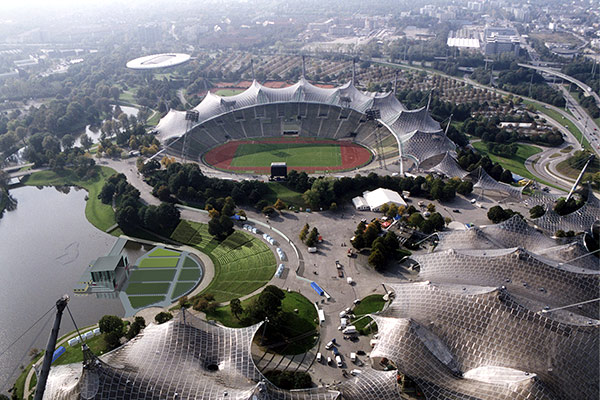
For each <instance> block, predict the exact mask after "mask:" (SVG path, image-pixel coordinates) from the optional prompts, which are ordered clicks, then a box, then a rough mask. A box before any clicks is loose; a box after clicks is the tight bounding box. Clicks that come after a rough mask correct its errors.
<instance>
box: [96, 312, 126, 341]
mask: <svg viewBox="0 0 600 400" xmlns="http://www.w3.org/2000/svg"><path fill="white" fill-rule="evenodd" d="M98 327H99V328H100V332H101V333H111V332H115V333H118V334H119V337H121V336H123V329H124V328H123V320H122V319H121V318H119V317H117V316H116V315H105V316H103V317H102V318H100V321H98Z"/></svg>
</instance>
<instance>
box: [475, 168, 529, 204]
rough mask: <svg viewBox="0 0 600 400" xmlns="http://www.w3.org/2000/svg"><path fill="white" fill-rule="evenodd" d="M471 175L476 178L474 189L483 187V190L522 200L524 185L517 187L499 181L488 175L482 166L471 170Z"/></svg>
mask: <svg viewBox="0 0 600 400" xmlns="http://www.w3.org/2000/svg"><path fill="white" fill-rule="evenodd" d="M470 175H471V176H472V177H473V179H474V180H475V184H474V185H473V189H481V190H483V191H486V190H488V191H492V192H497V193H499V194H502V195H504V196H505V197H507V198H512V199H515V200H519V201H520V200H521V199H522V194H523V189H525V187H524V186H522V187H519V188H516V187H514V186H511V185H508V184H506V183H502V182H498V181H497V180H495V179H494V178H492V177H491V176H489V175H488V173H487V172H485V170H484V169H483V168H482V167H478V168H477V169H475V170H473V171H471V173H470Z"/></svg>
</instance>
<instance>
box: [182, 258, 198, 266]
mask: <svg viewBox="0 0 600 400" xmlns="http://www.w3.org/2000/svg"><path fill="white" fill-rule="evenodd" d="M183 268H198V264H197V263H196V261H194V260H193V259H191V258H190V257H186V258H185V260H183Z"/></svg>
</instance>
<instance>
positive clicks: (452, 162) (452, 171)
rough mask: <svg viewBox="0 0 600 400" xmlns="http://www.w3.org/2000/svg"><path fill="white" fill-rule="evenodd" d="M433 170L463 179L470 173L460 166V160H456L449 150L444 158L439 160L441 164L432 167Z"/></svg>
mask: <svg viewBox="0 0 600 400" xmlns="http://www.w3.org/2000/svg"><path fill="white" fill-rule="evenodd" d="M431 171H432V172H437V173H439V174H442V175H445V176H446V177H448V178H455V177H458V178H461V179H462V178H464V177H465V176H467V175H468V174H469V173H468V172H467V171H465V170H464V169H462V168H461V167H460V165H459V164H458V161H456V159H455V158H454V157H453V156H452V154H451V152H449V151H447V152H446V154H445V155H444V158H443V159H442V161H440V162H439V164H437V165H436V166H434V167H433V168H431Z"/></svg>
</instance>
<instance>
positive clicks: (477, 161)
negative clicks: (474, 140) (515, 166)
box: [457, 149, 513, 183]
mask: <svg viewBox="0 0 600 400" xmlns="http://www.w3.org/2000/svg"><path fill="white" fill-rule="evenodd" d="M457 156H458V159H457V161H458V164H459V165H460V166H461V168H463V169H465V170H467V171H473V170H476V169H477V168H479V167H482V168H483V169H484V170H485V172H487V173H488V175H490V176H491V177H492V178H494V179H495V180H497V181H500V182H504V183H512V182H513V179H512V173H511V172H510V171H509V170H508V169H504V168H502V166H501V165H500V164H498V163H495V162H492V160H490V158H489V157H488V156H487V155H485V156H482V155H481V154H479V153H476V152H474V151H473V150H471V149H459V150H458V154H457Z"/></svg>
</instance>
